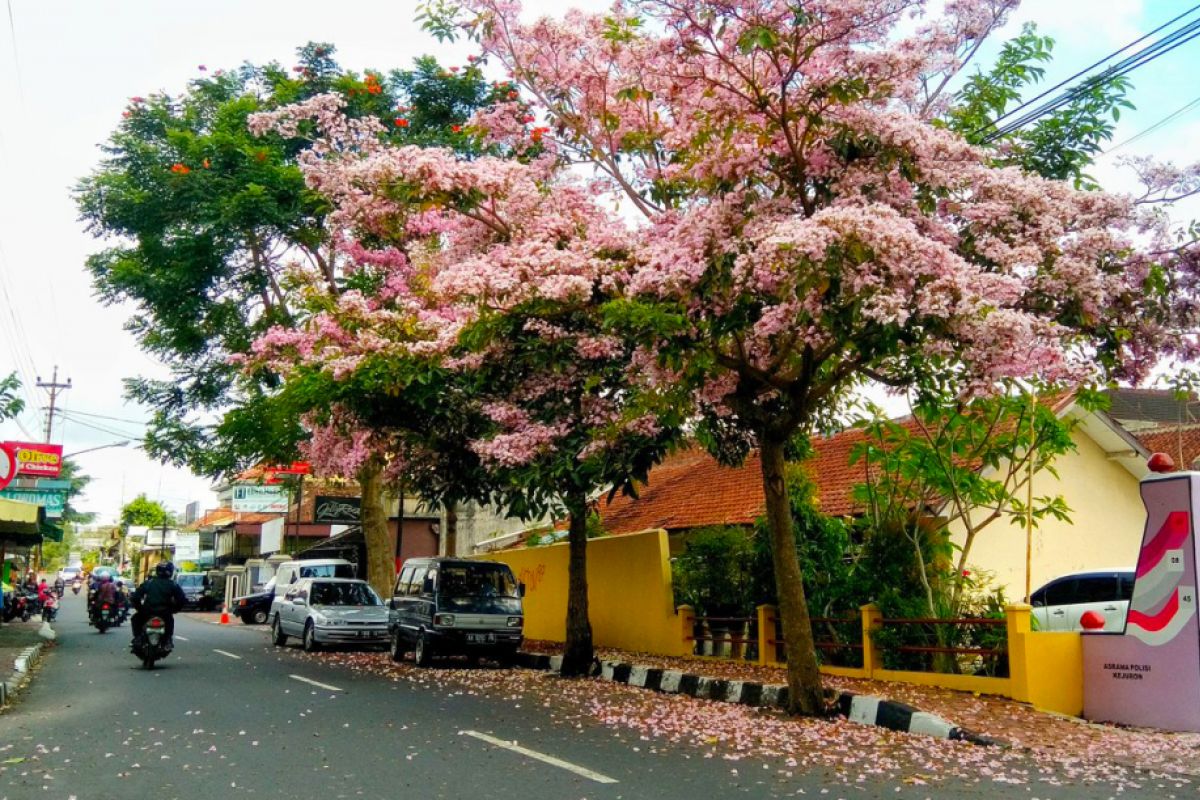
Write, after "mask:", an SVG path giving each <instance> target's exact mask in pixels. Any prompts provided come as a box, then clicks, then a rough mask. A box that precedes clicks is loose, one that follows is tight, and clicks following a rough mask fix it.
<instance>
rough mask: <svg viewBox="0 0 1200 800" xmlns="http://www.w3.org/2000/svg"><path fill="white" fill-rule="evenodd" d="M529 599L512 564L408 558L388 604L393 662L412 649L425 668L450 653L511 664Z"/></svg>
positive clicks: (416, 658) (520, 635)
mask: <svg viewBox="0 0 1200 800" xmlns="http://www.w3.org/2000/svg"><path fill="white" fill-rule="evenodd" d="M524 596H525V586H524V584H520V583H517V579H516V578H514V577H513V573H512V570H511V569H509V567H508V565H507V564H500V563H496V562H492V561H466V560H461V559H455V558H414V559H409V561H407V562H406V563H405V565H404V568H403V569H402V570H401V571H400V576H399V577H398V578H397V579H396V586H395V588H394V589H393V590H392V599H391V600H390V601H388V610H389V623H388V638H389V643H390V651H391V655H392V659H393V660H394V661H399V660H401V658H403V657H404V654H405V653H406V652H408V651H409V650H412V651H413V655H414V660H415V661H416V662H417V664H418V665H420V666H425V665H427V664H429V663H430V661H431V659H433V658H434V657H435V656H437V655H451V654H461V655H466V656H468V657H470V658H472V659H477V658H479V657H483V656H487V657H491V658H496V659H498V660H499V661H500V662H501V663H505V664H507V663H511V662H512V660H513V659H514V658H515V656H516V653H517V649H518V648H519V647H520V646H521V640H522V636H523V631H524V625H525V614H524V611H523V607H522V601H521V598H522V597H524Z"/></svg>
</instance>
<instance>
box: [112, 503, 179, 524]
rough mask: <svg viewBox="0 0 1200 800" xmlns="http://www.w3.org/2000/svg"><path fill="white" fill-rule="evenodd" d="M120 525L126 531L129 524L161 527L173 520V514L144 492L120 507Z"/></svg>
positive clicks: (172, 522)
mask: <svg viewBox="0 0 1200 800" xmlns="http://www.w3.org/2000/svg"><path fill="white" fill-rule="evenodd" d="M120 519H121V526H122V527H123V528H124V529H125V530H126V531H128V530H129V527H130V526H131V525H145V526H146V527H148V528H162V527H163V526H165V525H172V524H174V522H175V518H174V516H173V515H172V514H171V512H169V511H167V509H166V508H164V507H163V505H162V504H161V503H159V502H158V501H157V500H150V499H148V498H147V497H146V495H144V494H139V495H138V496H137V497H135V498H133V499H132V500H130V501H129V502H128V503H126V504H125V505H124V506H122V507H121V517H120Z"/></svg>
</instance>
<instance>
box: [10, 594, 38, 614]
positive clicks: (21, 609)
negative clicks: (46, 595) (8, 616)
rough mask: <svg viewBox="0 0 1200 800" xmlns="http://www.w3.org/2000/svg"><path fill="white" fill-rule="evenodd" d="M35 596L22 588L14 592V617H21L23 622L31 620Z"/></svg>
mask: <svg viewBox="0 0 1200 800" xmlns="http://www.w3.org/2000/svg"><path fill="white" fill-rule="evenodd" d="M33 604H34V598H32V597H30V596H29V595H27V594H25V592H23V591H21V590H19V589H18V590H17V591H16V592H14V593H13V605H12V618H13V619H15V618H17V617H19V618H20V619H21V621H22V622H29V620H30V618H31V617H32V616H33Z"/></svg>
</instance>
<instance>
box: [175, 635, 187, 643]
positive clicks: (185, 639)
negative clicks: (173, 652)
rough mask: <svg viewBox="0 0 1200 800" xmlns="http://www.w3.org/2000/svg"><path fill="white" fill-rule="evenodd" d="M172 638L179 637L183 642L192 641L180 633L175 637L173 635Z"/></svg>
mask: <svg viewBox="0 0 1200 800" xmlns="http://www.w3.org/2000/svg"><path fill="white" fill-rule="evenodd" d="M172 638H174V639H177V640H178V641H181V642H187V641H190V640H189V639H188V638H187V637H186V636H180V635H178V634H176V635H175V636H174V637H172Z"/></svg>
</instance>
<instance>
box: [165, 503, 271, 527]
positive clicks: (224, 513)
mask: <svg viewBox="0 0 1200 800" xmlns="http://www.w3.org/2000/svg"><path fill="white" fill-rule="evenodd" d="M281 516H283V515H282V514H267V513H261V512H257V511H234V510H233V509H230V508H214V509H212V510H210V511H206V512H204V516H202V517H200V519H198V520H196V521H195V522H193V523H192V524H191V525H188V526H186V530H198V529H200V528H209V527H212V528H221V527H224V526H226V525H231V524H233V523H237V522H250V523H259V522H266V521H267V520H271V519H275V518H276V517H281Z"/></svg>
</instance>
